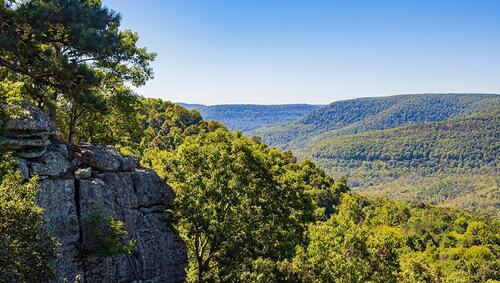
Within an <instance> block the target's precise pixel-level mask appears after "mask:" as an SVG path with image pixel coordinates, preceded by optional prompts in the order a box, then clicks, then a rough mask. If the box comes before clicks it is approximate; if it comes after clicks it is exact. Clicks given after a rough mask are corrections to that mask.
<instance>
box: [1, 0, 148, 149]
mask: <svg viewBox="0 0 500 283" xmlns="http://www.w3.org/2000/svg"><path fill="white" fill-rule="evenodd" d="M120 21H121V18H120V15H119V14H118V13H116V12H114V11H112V10H109V9H108V8H106V7H104V6H103V5H102V3H101V1H99V0H64V1H61V0H31V1H17V0H11V1H9V0H7V1H2V5H0V22H1V23H2V24H0V35H1V36H0V66H1V67H3V68H4V69H5V70H7V71H9V72H11V73H13V74H16V75H17V78H18V80H19V81H23V82H25V83H26V90H27V92H28V93H30V94H31V95H32V96H33V99H34V100H38V101H39V103H40V104H41V105H44V106H46V107H47V108H48V109H49V112H50V114H51V115H50V117H51V119H52V120H53V121H55V120H56V107H59V108H60V109H61V110H63V111H65V112H66V115H67V117H68V118H67V119H66V120H64V122H65V123H66V124H67V133H66V134H67V138H68V140H69V141H70V142H72V141H73V138H74V135H75V128H76V126H77V123H78V119H79V118H80V117H81V116H82V115H84V113H85V112H86V111H89V110H91V111H97V110H101V111H103V110H105V109H106V99H107V98H108V97H109V96H111V95H113V94H115V93H116V92H119V91H121V89H122V88H124V87H126V85H125V83H127V82H130V83H131V84H132V85H134V86H140V85H143V84H144V83H145V82H146V81H147V80H148V79H149V78H151V77H152V75H153V73H152V69H151V67H150V66H149V63H150V61H152V60H153V59H154V57H155V54H153V53H150V52H148V51H147V50H146V49H145V48H138V47H137V46H136V43H137V40H138V36H137V34H136V33H133V32H131V31H129V30H124V31H120V30H119V26H120Z"/></svg>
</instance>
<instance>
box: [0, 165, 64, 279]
mask: <svg viewBox="0 0 500 283" xmlns="http://www.w3.org/2000/svg"><path fill="white" fill-rule="evenodd" d="M0 180H1V181H0V250H1V251H2V252H1V253H0V281H2V282H3V281H6V282H12V281H21V282H38V281H46V280H48V279H50V278H51V277H52V276H53V274H52V270H51V268H50V265H49V263H50V261H51V260H52V259H54V258H55V256H56V253H55V247H56V242H55V240H54V239H52V238H50V237H48V236H46V235H45V233H44V231H43V230H42V225H43V209H42V208H40V207H39V206H38V205H37V204H36V203H35V198H36V195H37V194H38V182H37V179H36V178H33V179H31V180H30V181H29V182H28V183H25V184H23V183H22V178H21V176H20V173H18V172H16V173H14V172H13V171H11V172H9V173H7V174H6V175H4V176H2V177H1V178H0Z"/></svg>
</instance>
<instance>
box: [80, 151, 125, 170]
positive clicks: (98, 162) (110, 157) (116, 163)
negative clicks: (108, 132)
mask: <svg viewBox="0 0 500 283" xmlns="http://www.w3.org/2000/svg"><path fill="white" fill-rule="evenodd" d="M79 149H80V157H81V158H82V161H83V163H84V164H86V165H88V166H91V167H92V168H94V169H96V170H98V171H118V169H120V165H121V164H122V162H121V159H122V157H121V156H120V155H119V153H118V151H117V150H115V149H113V148H110V147H103V146H91V145H86V146H80V147H79Z"/></svg>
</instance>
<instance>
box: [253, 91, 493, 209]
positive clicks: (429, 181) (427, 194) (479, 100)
mask: <svg viewBox="0 0 500 283" xmlns="http://www.w3.org/2000/svg"><path fill="white" fill-rule="evenodd" d="M250 134H252V135H259V136H262V137H263V139H264V141H265V142H266V143H268V144H270V145H273V146H278V147H280V148H284V149H291V150H292V151H293V152H294V153H295V154H296V155H298V156H299V157H300V158H302V159H312V160H313V161H314V162H315V163H316V164H318V165H319V166H320V167H322V168H323V169H325V170H326V171H327V172H328V173H329V174H330V175H332V176H333V177H338V176H347V177H348V179H349V184H350V186H351V187H353V188H358V189H362V190H363V193H364V194H369V195H383V196H386V197H389V198H393V199H401V200H413V201H425V202H430V203H434V204H437V205H441V206H453V207H462V208H467V209H470V210H480V211H481V212H486V213H488V214H490V215H497V216H500V189H499V184H500V174H499V163H500V155H499V153H500V152H499V151H500V95H495V94H425V95H399V96H391V97H380V98H362V99H354V100H347V101H339V102H334V103H332V104H330V105H328V106H325V107H323V108H321V109H318V110H316V111H314V112H312V113H310V114H308V115H306V116H305V117H304V118H303V119H300V120H299V121H296V122H292V123H287V124H282V125H277V126H269V127H265V128H261V129H256V130H254V131H252V132H251V133H250Z"/></svg>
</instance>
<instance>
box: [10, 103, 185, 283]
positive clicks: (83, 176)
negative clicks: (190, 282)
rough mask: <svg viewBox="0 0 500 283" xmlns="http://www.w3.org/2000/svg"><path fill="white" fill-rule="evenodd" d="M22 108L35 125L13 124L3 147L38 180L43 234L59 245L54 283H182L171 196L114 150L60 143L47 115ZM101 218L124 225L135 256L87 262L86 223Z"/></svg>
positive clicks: (180, 249) (181, 255) (151, 176)
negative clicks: (8, 147)
mask: <svg viewBox="0 0 500 283" xmlns="http://www.w3.org/2000/svg"><path fill="white" fill-rule="evenodd" d="M25 108H26V109H27V110H28V112H29V113H30V115H29V116H30V117H28V118H26V117H24V118H23V119H17V120H13V121H10V122H9V123H8V125H7V131H6V134H5V137H3V138H2V139H3V140H7V141H8V142H10V143H11V144H13V145H14V146H15V148H16V150H17V156H18V157H17V159H16V161H17V164H18V167H19V169H20V171H21V172H22V174H23V177H24V178H29V177H30V176H33V175H38V176H39V177H40V193H39V196H38V199H37V202H38V203H39V205H40V206H42V207H43V208H44V209H45V216H44V217H45V228H46V231H47V232H48V233H49V234H50V235H52V236H54V237H56V238H57V239H58V240H59V242H60V244H61V246H60V247H59V251H58V254H59V255H58V257H57V259H56V260H55V262H54V263H53V268H54V270H55V272H56V275H57V278H56V281H57V282H59V281H65V280H67V281H68V282H74V281H76V280H79V281H80V282H133V281H136V282H144V281H146V282H181V281H183V280H184V277H185V272H184V268H185V265H186V262H187V258H186V257H187V256H186V249H185V245H184V243H183V242H182V241H181V239H180V237H179V236H178V234H177V232H176V231H175V229H174V228H173V227H172V225H171V224H170V222H171V221H170V219H169V215H168V214H167V212H166V210H167V208H169V206H170V205H171V203H172V200H173V198H174V194H173V191H172V189H171V188H169V187H168V186H165V184H164V183H163V182H162V180H161V179H160V178H159V177H158V175H157V174H156V173H155V172H154V171H152V170H147V169H142V168H139V167H138V163H137V160H136V159H134V158H132V157H125V156H122V155H121V154H120V153H119V152H118V151H117V150H115V149H113V148H109V147H104V146H93V145H87V144H86V145H76V146H74V145H69V144H65V143H63V142H60V141H57V140H55V139H54V128H53V127H52V125H50V123H49V121H48V119H47V117H46V116H45V114H44V113H43V112H42V111H40V110H39V109H37V108H34V107H32V106H30V105H28V104H25ZM96 212H99V213H104V214H106V215H110V216H112V217H114V218H115V219H117V220H120V221H122V222H123V223H124V224H125V228H126V230H127V231H128V236H129V238H130V239H135V240H137V242H138V244H137V245H136V246H135V248H134V251H133V252H132V253H131V254H130V255H127V254H122V255H116V256H111V257H102V256H96V255H86V256H83V255H82V253H81V246H82V243H83V242H84V240H85V239H86V238H87V237H88V236H89V235H87V234H86V233H88V231H86V230H85V229H83V225H82V221H83V220H84V219H86V218H88V217H90V216H91V215H93V214H94V213H96Z"/></svg>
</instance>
